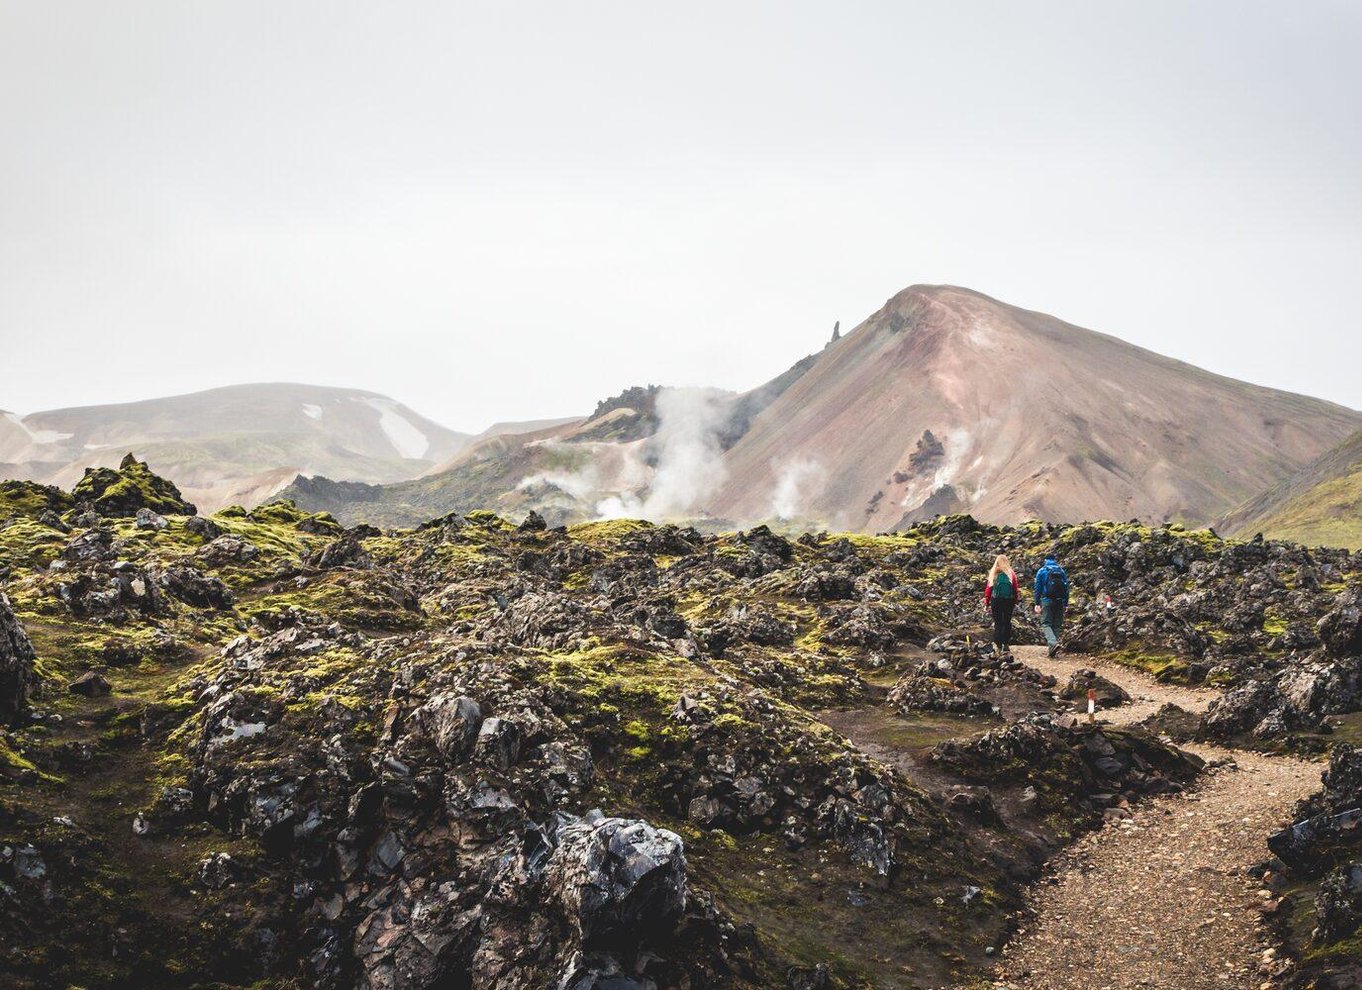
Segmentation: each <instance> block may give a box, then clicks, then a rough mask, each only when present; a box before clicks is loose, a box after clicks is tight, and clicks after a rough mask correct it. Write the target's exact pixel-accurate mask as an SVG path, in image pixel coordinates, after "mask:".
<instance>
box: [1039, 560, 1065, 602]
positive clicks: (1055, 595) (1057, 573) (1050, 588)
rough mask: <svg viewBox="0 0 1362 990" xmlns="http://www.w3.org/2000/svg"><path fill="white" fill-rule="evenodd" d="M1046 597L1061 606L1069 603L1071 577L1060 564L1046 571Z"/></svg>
mask: <svg viewBox="0 0 1362 990" xmlns="http://www.w3.org/2000/svg"><path fill="white" fill-rule="evenodd" d="M1045 597H1046V598H1048V599H1050V601H1052V602H1055V603H1057V604H1059V605H1067V604H1068V603H1069V575H1068V574H1066V573H1064V568H1062V567H1060V566H1059V565H1058V564H1055V565H1054V566H1053V567H1047V568H1046V569H1045Z"/></svg>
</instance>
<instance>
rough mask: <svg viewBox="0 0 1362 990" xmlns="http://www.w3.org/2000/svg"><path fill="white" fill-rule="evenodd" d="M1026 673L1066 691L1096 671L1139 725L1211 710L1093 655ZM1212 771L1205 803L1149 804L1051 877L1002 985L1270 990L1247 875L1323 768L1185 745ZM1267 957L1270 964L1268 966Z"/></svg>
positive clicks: (1190, 799) (1199, 795)
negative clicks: (1163, 711)
mask: <svg viewBox="0 0 1362 990" xmlns="http://www.w3.org/2000/svg"><path fill="white" fill-rule="evenodd" d="M1017 653H1018V655H1019V657H1020V658H1021V659H1022V660H1024V661H1025V662H1026V663H1028V664H1031V665H1032V666H1034V667H1036V668H1038V669H1040V670H1043V671H1045V672H1047V673H1052V674H1054V675H1055V676H1056V677H1059V678H1060V679H1061V680H1063V679H1065V678H1067V677H1068V675H1069V674H1070V673H1072V672H1073V671H1074V670H1076V669H1078V668H1080V667H1093V668H1095V669H1098V670H1099V671H1100V672H1101V673H1102V674H1103V675H1104V676H1106V677H1108V678H1109V679H1111V680H1113V681H1116V682H1117V683H1119V684H1121V685H1122V686H1123V687H1124V688H1125V689H1126V690H1127V691H1129V692H1130V693H1131V695H1132V696H1133V697H1134V699H1135V700H1134V703H1133V704H1131V705H1129V706H1126V707H1124V708H1121V709H1117V710H1115V711H1113V712H1110V713H1106V714H1104V716H1103V717H1108V718H1110V719H1111V720H1112V721H1113V722H1132V721H1138V720H1140V719H1142V718H1144V717H1145V716H1146V715H1149V714H1152V713H1153V712H1154V711H1156V710H1157V709H1158V707H1159V706H1160V705H1162V704H1164V703H1165V702H1170V701H1171V702H1174V703H1176V704H1178V705H1180V706H1182V707H1183V708H1186V709H1188V710H1190V711H1202V710H1204V708H1205V706H1206V704H1207V703H1208V702H1209V701H1210V699H1211V698H1213V697H1214V696H1215V692H1213V691H1200V690H1194V689H1188V688H1180V687H1175V686H1170V685H1164V684H1159V683H1157V682H1155V681H1154V680H1152V679H1150V678H1148V677H1146V676H1144V675H1142V674H1141V673H1140V672H1138V671H1134V670H1131V669H1129V668H1125V667H1119V666H1114V665H1110V664H1101V663H1099V662H1097V661H1094V660H1093V659H1092V658H1089V657H1072V658H1071V657H1065V656H1061V657H1059V658H1057V659H1053V660H1051V659H1048V658H1047V657H1046V656H1045V652H1044V650H1043V649H1040V648H1020V649H1018V650H1017ZM1186 748H1189V749H1192V750H1193V751H1195V752H1197V753H1198V754H1200V755H1201V756H1202V757H1204V758H1205V759H1207V760H1208V761H1212V762H1213V764H1214V763H1217V762H1220V761H1229V762H1225V763H1224V765H1222V766H1214V765H1213V766H1212V769H1211V770H1210V772H1209V773H1208V775H1207V777H1206V778H1205V780H1204V781H1203V783H1202V784H1201V785H1199V786H1198V787H1197V788H1196V789H1195V791H1194V792H1192V793H1189V794H1186V795H1177V796H1172V797H1167V798H1160V799H1158V800H1155V801H1152V802H1149V803H1147V804H1144V805H1142V806H1141V807H1139V808H1137V809H1135V811H1134V814H1133V816H1132V817H1131V818H1130V819H1129V820H1126V821H1122V822H1119V823H1113V824H1111V825H1108V826H1107V827H1105V828H1103V829H1101V830H1100V831H1098V832H1094V833H1091V834H1090V835H1088V836H1086V837H1085V838H1083V839H1081V840H1080V841H1079V842H1077V843H1075V844H1074V845H1073V846H1071V847H1070V848H1069V849H1068V850H1067V851H1066V852H1065V853H1064V854H1063V855H1062V856H1061V857H1060V858H1059V859H1058V860H1057V861H1056V862H1055V863H1054V864H1053V866H1052V868H1051V871H1050V873H1049V874H1048V875H1047V878H1046V880H1045V881H1043V882H1042V883H1040V884H1039V885H1037V888H1036V889H1035V891H1034V892H1033V895H1032V897H1031V910H1032V917H1031V919H1030V920H1029V921H1028V922H1027V923H1025V924H1024V925H1023V927H1022V929H1021V931H1019V932H1018V934H1017V936H1016V937H1015V938H1014V939H1013V940H1012V942H1011V943H1010V944H1009V945H1008V946H1006V947H1005V948H1004V950H1003V961H1002V962H1001V963H1000V965H999V969H998V979H999V981H1000V983H999V985H1000V986H1008V987H1022V988H1027V990H1107V988H1110V990H1124V988H1133V987H1149V988H1163V990H1202V988H1216V990H1227V988H1236V990H1237V988H1258V987H1263V986H1267V987H1272V986H1275V985H1276V984H1275V983H1274V982H1273V981H1272V980H1271V978H1270V976H1269V970H1270V965H1269V963H1268V960H1269V959H1270V957H1271V952H1270V949H1269V946H1268V939H1267V933H1266V929H1265V928H1264V926H1263V924H1262V921H1261V917H1262V915H1261V911H1260V908H1261V907H1262V906H1263V904H1264V903H1265V902H1266V901H1267V900H1268V898H1267V895H1266V893H1265V892H1261V891H1260V890H1259V886H1258V884H1257V883H1255V882H1254V881H1253V880H1252V879H1251V878H1250V877H1249V876H1247V874H1246V873H1245V867H1248V866H1250V865H1252V864H1253V863H1256V862H1260V861H1261V860H1263V859H1264V858H1265V857H1266V855H1267V849H1266V846H1265V845H1264V839H1265V837H1266V836H1267V834H1268V833H1269V832H1271V831H1272V830H1274V829H1276V828H1277V827H1279V826H1281V825H1283V824H1286V822H1287V820H1288V817H1289V814H1290V809H1291V808H1292V806H1293V805H1294V804H1295V802H1296V801H1297V800H1299V799H1300V798H1303V797H1305V796H1306V795H1308V794H1309V793H1311V792H1313V791H1315V790H1317V789H1318V787H1319V782H1320V781H1319V777H1320V766H1319V765H1318V764H1313V763H1307V762H1304V761H1300V760H1295V759H1289V758H1285V757H1276V756H1265V755H1261V754H1255V753H1247V752H1242V751H1234V752H1229V751H1226V750H1222V749H1218V748H1215V747H1209V746H1189V747H1186ZM1265 953H1266V954H1267V955H1266V956H1265Z"/></svg>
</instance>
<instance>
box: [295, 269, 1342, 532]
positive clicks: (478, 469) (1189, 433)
mask: <svg viewBox="0 0 1362 990" xmlns="http://www.w3.org/2000/svg"><path fill="white" fill-rule="evenodd" d="M1360 427H1362V413H1358V412H1355V411H1353V410H1350V409H1345V408H1343V407H1341V406H1337V405H1334V404H1331V403H1328V402H1323V401H1320V400H1317V399H1311V398H1306V397H1303V396H1299V395H1293V394H1290V393H1286V392H1280V391H1276V390H1274V389H1269V388H1262V387H1260V386H1256V385H1250V384H1247V383H1244V382H1240V381H1235V380H1233V379H1230V378H1225V377H1222V376H1220V375H1215V374H1212V373H1210V372H1208V371H1204V370H1202V369H1199V368H1195V367H1192V366H1191V365H1188V364H1184V363H1182V362H1180V361H1175V360H1172V359H1170V358H1166V357H1163V356H1161V355H1158V354H1155V353H1153V352H1151V351H1147V350H1144V349H1142V348H1139V347H1135V346H1133V345H1131V344H1127V343H1125V342H1123V341H1121V340H1118V339H1116V338H1115V337H1110V336H1107V335H1105V334H1101V333H1096V332H1093V331H1090V330H1085V329H1082V328H1080V327H1077V326H1074V325H1072V324H1068V323H1065V322H1063V321H1061V320H1058V319H1056V318H1054V317H1052V316H1047V315H1045V314H1043V313H1036V312H1032V311H1029V310H1024V309H1020V308H1017V307H1015V306H1009V305H1007V304H1005V303H1002V302H999V301H997V300H995V299H991V298H989V297H988V296H985V295H982V294H980V293H978V292H974V291H971V290H969V289H963V288H957V287H954V286H913V287H911V288H908V289H905V290H904V291H902V292H900V293H899V294H898V295H896V296H894V297H893V298H892V299H890V300H889V301H888V302H887V303H886V304H885V305H884V307H883V308H881V309H880V310H879V311H878V312H876V313H875V314H873V315H872V316H871V317H870V318H869V319H867V320H865V321H864V322H863V323H862V324H861V325H860V326H858V327H857V328H856V329H855V330H853V331H851V332H850V333H847V334H845V335H842V336H840V337H834V339H833V340H832V341H830V342H829V343H828V345H827V346H826V347H825V348H824V349H823V350H822V351H821V352H819V353H817V354H814V355H810V356H809V357H807V358H804V359H803V360H801V361H799V362H797V363H796V364H795V365H794V366H792V367H791V368H790V369H789V370H788V371H786V372H785V373H783V374H782V375H780V376H778V377H777V378H775V379H773V380H772V381H771V382H768V383H766V384H765V385H762V386H760V387H758V388H756V389H753V390H752V391H750V392H746V393H742V394H733V393H722V392H717V391H714V390H706V389H657V388H656V387H650V388H648V389H642V388H635V389H630V390H628V391H626V392H625V393H623V394H622V395H621V396H617V397H616V398H615V399H612V400H607V401H606V402H604V403H602V404H601V405H600V406H598V408H597V409H596V411H595V412H594V414H593V415H592V416H591V417H590V418H588V419H587V420H586V421H585V422H579V423H576V424H569V425H567V426H564V427H558V428H555V429H553V430H550V431H547V432H543V433H536V434H530V435H526V436H523V437H513V438H501V439H502V440H503V441H504V442H501V443H495V444H480V445H477V446H475V447H470V448H469V449H467V450H464V451H461V452H459V454H457V455H456V456H455V458H454V459H452V460H451V461H450V462H449V463H447V464H445V465H444V466H443V468H442V470H439V471H436V472H432V473H431V474H429V475H427V476H426V477H424V478H422V479H420V480H419V482H404V483H399V484H398V485H395V486H379V487H368V488H365V489H363V490H360V489H354V490H352V491H350V492H346V491H342V490H338V489H334V488H331V489H328V488H327V485H326V482H325V479H314V481H313V483H312V484H310V485H301V486H298V485H295V486H292V487H290V488H289V489H287V490H286V494H288V495H289V496H290V497H294V498H297V499H298V500H299V503H300V504H303V505H307V506H309V507H311V508H314V509H326V510H328V511H332V512H335V513H337V515H338V516H339V517H340V518H342V519H347V520H350V521H355V520H358V519H371V520H372V521H383V522H387V523H390V524H394V523H402V524H413V523H415V522H417V521H419V520H420V518H422V517H423V516H428V515H431V514H434V513H439V512H448V511H468V510H470V509H473V508H480V507H481V508H489V509H494V510H496V511H498V512H508V513H512V514H514V513H524V512H526V511H528V510H529V509H536V510H537V511H540V512H541V513H542V514H544V515H545V517H546V518H550V519H551V520H553V521H572V520H577V519H590V518H597V517H602V516H607V517H608V516H622V515H639V516H644V517H647V518H653V519H689V520H709V521H710V523H711V524H712V525H722V524H723V523H725V522H728V523H733V524H738V525H745V524H749V523H756V522H760V521H766V520H777V519H782V520H786V521H787V522H791V523H797V524H807V525H816V526H827V527H833V528H837V529H844V530H856V531H883V530H888V529H893V528H896V527H902V526H904V525H908V524H911V523H912V522H914V521H916V520H920V519H929V518H932V517H933V516H935V515H937V514H949V513H952V512H958V511H968V512H970V513H972V514H974V515H975V516H976V517H978V518H980V519H983V520H986V521H989V522H997V523H1017V522H1021V521H1023V520H1027V519H1032V518H1039V519H1043V520H1048V521H1067V520H1075V519H1095V518H1108V519H1130V518H1138V519H1140V520H1143V521H1146V522H1163V521H1179V522H1185V523H1195V524H1206V523H1210V522H1212V521H1214V520H1217V519H1219V518H1220V517H1221V516H1223V515H1224V514H1225V513H1226V512H1229V511H1230V510H1231V509H1232V508H1233V507H1234V506H1236V505H1239V504H1240V503H1242V502H1243V501H1244V500H1245V499H1248V498H1251V497H1253V496H1255V495H1257V494H1259V493H1260V492H1262V491H1263V490H1264V489H1267V488H1269V487H1271V486H1273V485H1277V484H1280V483H1282V482H1283V481H1285V480H1286V479H1288V478H1291V477H1292V476H1293V475H1295V473H1296V472H1297V471H1299V470H1301V469H1302V468H1303V467H1305V465H1307V464H1309V463H1310V462H1311V461H1312V460H1314V459H1315V458H1316V457H1319V456H1320V455H1322V454H1323V453H1324V452H1325V451H1327V450H1329V449H1330V448H1331V447H1333V446H1334V445H1335V444H1337V443H1339V442H1340V441H1341V440H1343V438H1345V437H1346V436H1348V435H1349V434H1350V433H1352V432H1353V431H1355V430H1357V429H1359V428H1360ZM323 489H326V491H325V496H326V497H324V498H323V497H322V492H323ZM359 496H362V498H360V497H359Z"/></svg>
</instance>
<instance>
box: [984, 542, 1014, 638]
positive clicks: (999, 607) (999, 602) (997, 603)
mask: <svg viewBox="0 0 1362 990" xmlns="http://www.w3.org/2000/svg"><path fill="white" fill-rule="evenodd" d="M984 607H985V608H987V609H988V610H989V611H991V612H992V613H993V653H994V655H995V656H1004V657H1010V656H1011V655H1012V611H1013V609H1015V608H1016V607H1017V572H1016V571H1014V570H1013V569H1012V564H1011V563H1010V562H1009V561H1008V559H1007V555H1006V554H1001V553H1000V554H998V556H997V557H995V558H993V567H992V569H991V570H990V571H989V572H988V583H987V584H986V585H985V586H984Z"/></svg>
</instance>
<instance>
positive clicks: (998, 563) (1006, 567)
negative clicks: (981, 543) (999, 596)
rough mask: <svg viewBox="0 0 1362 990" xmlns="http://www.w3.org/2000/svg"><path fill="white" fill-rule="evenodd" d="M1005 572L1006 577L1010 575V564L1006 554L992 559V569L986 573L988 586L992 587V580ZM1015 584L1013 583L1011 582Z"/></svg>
mask: <svg viewBox="0 0 1362 990" xmlns="http://www.w3.org/2000/svg"><path fill="white" fill-rule="evenodd" d="M1000 571H1005V572H1007V575H1008V576H1009V577H1011V575H1012V562H1011V561H1010V560H1008V559H1007V554H1005V553H1000V554H998V556H996V557H994V558H993V569H992V570H991V571H989V572H988V586H989V587H990V588H991V587H993V582H994V580H995V579H996V578H997V577H998V572H1000ZM1013 583H1014V584H1015V583H1016V582H1015V581H1014V582H1013Z"/></svg>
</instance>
